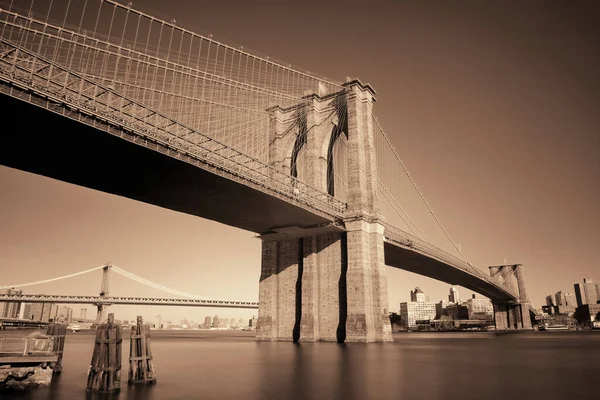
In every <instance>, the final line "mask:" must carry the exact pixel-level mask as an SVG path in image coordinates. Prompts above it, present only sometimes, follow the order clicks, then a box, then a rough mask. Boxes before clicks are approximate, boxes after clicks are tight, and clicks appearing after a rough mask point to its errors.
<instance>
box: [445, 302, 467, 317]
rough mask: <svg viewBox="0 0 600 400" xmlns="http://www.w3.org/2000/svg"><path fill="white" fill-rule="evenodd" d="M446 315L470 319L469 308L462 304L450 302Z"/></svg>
mask: <svg viewBox="0 0 600 400" xmlns="http://www.w3.org/2000/svg"><path fill="white" fill-rule="evenodd" d="M445 315H447V316H448V317H450V318H452V319H454V320H459V319H469V308H468V307H467V306H465V305H462V304H450V305H449V306H448V307H446V310H445Z"/></svg>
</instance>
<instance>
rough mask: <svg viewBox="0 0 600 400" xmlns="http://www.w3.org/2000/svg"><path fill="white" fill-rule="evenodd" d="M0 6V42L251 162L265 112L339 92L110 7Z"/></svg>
mask: <svg viewBox="0 0 600 400" xmlns="http://www.w3.org/2000/svg"><path fill="white" fill-rule="evenodd" d="M129 4H131V3H129ZM0 7H1V8H2V10H1V12H0V20H2V22H3V24H4V25H3V27H2V37H3V38H4V39H6V40H9V41H11V42H13V43H16V44H18V45H19V46H21V47H23V48H25V49H28V50H31V51H35V52H36V53H37V54H39V55H40V56H41V57H43V58H45V59H49V60H51V61H53V62H56V63H58V64H60V65H63V66H65V67H67V68H68V69H69V70H70V71H73V72H75V73H78V74H80V75H82V76H84V77H86V78H89V79H93V80H94V81H96V82H98V83H100V84H103V85H107V86H109V87H111V89H113V90H115V91H117V92H119V93H121V94H122V95H123V96H125V97H127V98H131V99H133V100H135V101H137V102H140V103H141V104H145V105H146V106H148V107H149V108H152V109H156V110H158V111H159V112H160V113H163V114H165V115H169V116H170V117H171V118H172V119H174V120H177V121H180V122H181V123H182V124H184V125H186V126H189V127H191V128H193V129H194V130H196V131H197V132H200V133H202V134H204V135H208V136H210V137H211V138H213V139H215V140H218V141H220V142H221V143H224V144H226V145H227V146H230V147H231V148H233V149H236V150H239V151H240V152H242V153H244V154H245V155H248V156H250V157H253V158H256V159H258V160H260V161H261V162H267V161H268V154H269V152H268V144H269V127H270V117H269V112H268V111H267V110H268V109H269V108H270V107H273V106H276V105H278V106H281V107H287V106H291V105H294V104H296V103H298V102H299V101H300V99H301V97H302V96H304V95H305V94H306V93H307V92H310V93H317V92H318V93H320V94H328V93H333V92H337V91H339V90H341V88H342V87H341V85H340V84H339V83H338V82H334V81H331V80H327V79H325V78H320V77H317V76H315V75H312V74H309V73H307V72H304V71H300V70H297V69H293V68H291V67H290V66H288V65H285V64H282V63H278V62H274V61H273V60H270V59H269V57H264V56H258V55H255V54H252V53H249V52H247V51H245V50H244V49H243V48H242V47H241V46H240V47H232V46H229V45H226V44H224V43H221V42H218V41H216V40H214V39H213V38H212V37H211V36H203V35H199V34H196V33H194V32H192V31H190V30H188V29H185V28H182V27H181V26H178V25H177V24H176V22H175V21H170V22H169V21H165V20H161V19H157V18H155V17H153V16H150V15H148V14H146V13H144V12H142V11H139V10H137V9H134V8H132V7H131V6H130V5H127V4H121V3H119V2H116V1H113V0H103V1H97V0H84V1H68V2H57V1H47V0H21V1H18V2H17V1H14V0H12V1H11V0H0ZM188 135H190V136H191V137H187V138H186V139H190V140H192V141H194V140H195V141H198V140H202V139H201V138H200V137H196V136H195V135H194V134H193V133H191V134H190V133H188Z"/></svg>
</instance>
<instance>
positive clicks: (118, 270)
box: [112, 265, 215, 300]
mask: <svg viewBox="0 0 600 400" xmlns="http://www.w3.org/2000/svg"><path fill="white" fill-rule="evenodd" d="M112 270H113V271H115V272H116V273H118V274H119V275H122V276H124V277H126V278H129V279H131V280H133V281H135V282H138V283H141V284H142V285H146V286H148V287H151V288H154V289H158V290H162V291H164V292H167V293H171V294H175V295H178V296H181V297H187V298H190V299H199V300H215V299H211V298H208V297H204V296H198V295H195V294H192V293H187V292H183V291H181V290H177V289H171V288H169V287H166V286H163V285H161V284H159V283H156V282H152V281H150V280H148V279H145V278H142V277H141V276H138V275H135V274H133V273H131V272H128V271H126V270H124V269H122V268H119V267H117V266H116V265H113V266H112Z"/></svg>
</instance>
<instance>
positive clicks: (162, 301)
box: [0, 294, 258, 309]
mask: <svg viewBox="0 0 600 400" xmlns="http://www.w3.org/2000/svg"><path fill="white" fill-rule="evenodd" d="M2 301H14V302H24V303H61V304H94V305H100V304H102V305H107V306H109V305H119V304H120V305H146V306H184V307H219V308H248V309H257V308H258V303H257V302H251V301H228V300H199V299H169V298H152V297H117V296H111V297H101V296H69V295H48V294H20V295H18V294H0V302H2Z"/></svg>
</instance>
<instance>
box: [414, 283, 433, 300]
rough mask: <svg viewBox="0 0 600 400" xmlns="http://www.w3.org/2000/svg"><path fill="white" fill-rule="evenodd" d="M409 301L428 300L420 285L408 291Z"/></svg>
mask: <svg viewBox="0 0 600 400" xmlns="http://www.w3.org/2000/svg"><path fill="white" fill-rule="evenodd" d="M410 301H412V302H429V296H427V295H425V293H424V292H423V291H422V290H421V288H420V287H418V286H417V287H415V290H411V291H410Z"/></svg>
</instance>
